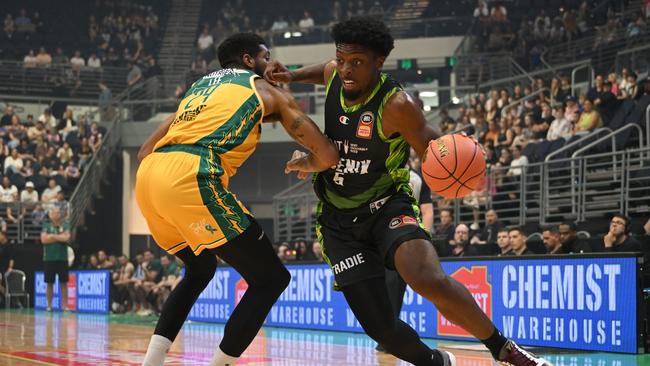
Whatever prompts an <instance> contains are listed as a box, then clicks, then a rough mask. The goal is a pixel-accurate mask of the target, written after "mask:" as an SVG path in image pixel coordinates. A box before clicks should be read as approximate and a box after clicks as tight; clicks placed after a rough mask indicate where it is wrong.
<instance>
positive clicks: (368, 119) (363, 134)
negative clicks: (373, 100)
mask: <svg viewBox="0 0 650 366" xmlns="http://www.w3.org/2000/svg"><path fill="white" fill-rule="evenodd" d="M374 124H375V115H374V113H372V112H370V111H368V112H363V114H361V117H359V123H358V124H357V137H359V138H362V139H368V140H370V139H371V138H372V129H373V127H374Z"/></svg>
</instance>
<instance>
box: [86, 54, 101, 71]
mask: <svg viewBox="0 0 650 366" xmlns="http://www.w3.org/2000/svg"><path fill="white" fill-rule="evenodd" d="M88 67H94V68H99V67H102V60H100V59H99V58H97V55H95V54H94V53H93V54H91V55H90V57H89V58H88Z"/></svg>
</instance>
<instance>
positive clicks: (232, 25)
mask: <svg viewBox="0 0 650 366" xmlns="http://www.w3.org/2000/svg"><path fill="white" fill-rule="evenodd" d="M284 5H286V6H281V5H278V6H274V7H273V9H267V10H268V11H261V10H259V9H258V10H257V12H259V14H257V13H255V14H253V13H252V12H254V11H255V10H254V9H251V8H250V7H246V6H245V4H244V1H243V0H236V1H234V2H231V1H228V2H226V4H225V5H224V6H223V7H222V8H221V10H220V11H219V12H217V13H216V15H217V16H216V18H215V19H209V20H205V21H204V22H203V23H202V26H201V28H200V30H199V34H198V37H197V41H196V46H197V54H196V58H195V60H194V61H193V63H192V69H193V70H194V71H197V72H205V70H213V69H217V68H218V67H219V65H218V61H217V60H216V59H215V55H216V47H217V46H218V45H219V43H221V41H222V40H224V39H225V38H227V37H228V36H229V35H231V34H234V33H237V32H255V33H258V34H260V35H262V37H264V38H266V39H271V38H273V37H278V38H282V37H284V34H285V33H286V32H290V33H291V34H294V33H295V32H299V34H300V36H301V37H307V38H308V37H311V36H313V35H312V31H313V29H314V27H315V26H320V25H328V24H333V23H336V22H339V21H341V20H345V19H347V18H350V17H352V16H357V15H374V16H378V17H381V16H382V15H383V14H384V13H385V11H386V4H385V1H378V0H335V1H334V2H333V3H332V5H331V7H329V6H328V7H327V8H322V5H320V4H319V3H318V2H312V3H306V4H304V3H303V4H301V6H298V7H296V6H294V5H293V4H289V3H287V4H284ZM294 8H295V9H294ZM286 9H291V10H292V11H290V12H288V13H287V12H285V11H283V12H280V11H279V10H286ZM312 9H313V11H310V10H312ZM295 34H297V33H295Z"/></svg>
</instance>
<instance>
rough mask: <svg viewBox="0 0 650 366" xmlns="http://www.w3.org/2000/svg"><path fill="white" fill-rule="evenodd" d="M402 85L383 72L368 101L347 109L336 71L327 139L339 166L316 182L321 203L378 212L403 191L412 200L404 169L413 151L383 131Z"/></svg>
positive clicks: (329, 102) (329, 99)
mask: <svg viewBox="0 0 650 366" xmlns="http://www.w3.org/2000/svg"><path fill="white" fill-rule="evenodd" d="M400 90H402V88H401V86H400V85H399V84H398V83H397V82H396V81H394V80H392V79H391V78H389V77H388V75H386V74H384V73H382V74H381V77H380V79H379V82H378V84H377V86H376V87H375V89H374V90H373V92H372V93H371V94H370V96H369V97H368V99H366V101H365V102H363V103H360V104H357V105H354V106H351V107H348V106H346V105H345V101H344V98H343V93H342V82H341V79H340V78H339V76H338V75H337V73H336V72H334V75H333V76H332V78H331V79H330V80H329V83H328V85H327V96H326V100H325V134H326V135H327V136H328V137H329V138H330V140H332V141H333V142H334V144H335V145H336V146H337V148H338V151H339V155H340V158H341V159H340V160H339V163H338V164H337V165H336V166H335V167H332V168H330V169H328V170H326V171H323V172H321V173H318V174H317V175H316V176H315V177H314V189H315V191H316V194H317V195H318V196H319V198H320V199H321V200H322V201H323V202H325V203H326V204H329V205H330V206H333V207H335V208H337V209H340V210H351V209H356V208H360V207H364V206H365V207H370V210H371V212H374V211H375V210H376V209H379V207H381V205H382V204H383V202H381V200H382V199H384V198H386V197H388V196H390V195H392V194H395V193H397V192H399V191H402V192H407V193H408V194H409V195H412V193H411V189H410V187H409V170H408V169H406V168H405V166H406V162H407V160H408V156H409V146H408V144H407V143H406V141H405V140H404V138H403V137H402V136H401V135H399V134H396V135H394V136H390V137H386V136H384V135H383V131H382V113H383V109H384V105H385V104H386V102H387V101H388V99H389V98H390V97H391V96H392V95H393V94H395V93H396V92H398V91H400Z"/></svg>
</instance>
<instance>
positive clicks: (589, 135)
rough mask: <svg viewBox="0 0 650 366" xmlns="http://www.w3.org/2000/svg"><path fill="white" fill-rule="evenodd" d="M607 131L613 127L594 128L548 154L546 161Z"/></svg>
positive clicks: (610, 130)
mask: <svg viewBox="0 0 650 366" xmlns="http://www.w3.org/2000/svg"><path fill="white" fill-rule="evenodd" d="M606 131H609V132H612V129H611V128H609V127H601V128H597V129H595V130H593V131H592V132H591V133H590V134H588V135H585V136H582V137H581V138H579V139H578V140H575V141H573V142H571V143H569V144H567V145H564V146H562V147H561V148H560V149H558V150H555V151H553V152H552V153H550V154H548V155H547V156H546V158H545V159H544V162H545V163H548V162H549V161H551V158H552V157H554V156H556V155H558V154H560V153H562V152H564V151H566V150H568V149H570V148H572V147H574V146H576V145H579V144H581V143H582V142H584V140H587V139H590V138H592V137H594V136H597V135H598V134H600V133H602V132H606Z"/></svg>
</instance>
